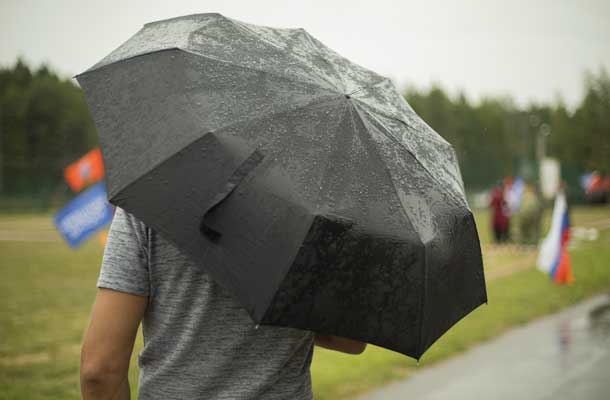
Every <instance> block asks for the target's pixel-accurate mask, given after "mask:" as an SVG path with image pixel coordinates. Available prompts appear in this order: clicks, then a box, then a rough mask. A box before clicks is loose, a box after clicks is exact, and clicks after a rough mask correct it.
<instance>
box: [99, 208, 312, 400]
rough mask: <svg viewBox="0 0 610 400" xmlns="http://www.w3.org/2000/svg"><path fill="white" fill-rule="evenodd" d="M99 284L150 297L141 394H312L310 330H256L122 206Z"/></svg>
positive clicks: (189, 263) (225, 295)
mask: <svg viewBox="0 0 610 400" xmlns="http://www.w3.org/2000/svg"><path fill="white" fill-rule="evenodd" d="M98 287H100V288H109V289H113V290H118V291H121V292H127V293H132V294H136V295H141V296H148V297H149V304H148V307H147V309H146V314H145V315H144V321H143V333H144V349H143V350H142V352H141V353H140V356H139V366H140V368H141V372H140V393H139V398H140V399H163V400H169V399H180V400H182V399H210V400H212V399H231V400H234V399H296V400H298V399H311V398H312V394H311V378H310V372H309V366H310V363H311V357H312V354H313V334H312V333H310V332H307V331H301V330H296V329H290V328H280V327H270V326H260V327H259V328H258V329H256V328H255V325H254V323H253V322H252V319H251V318H250V317H249V316H248V313H247V312H246V311H245V310H244V309H243V308H242V307H241V306H240V305H239V304H238V303H237V302H236V301H235V300H234V298H233V297H232V296H231V295H229V293H227V292H226V291H225V289H223V288H222V287H220V286H219V285H218V284H217V283H215V282H214V280H213V279H211V278H210V277H209V276H208V274H207V273H205V272H204V269H203V268H201V266H198V265H194V263H193V261H192V260H191V259H190V258H188V257H187V256H185V255H184V254H183V253H182V252H181V251H179V250H178V249H177V248H176V247H175V246H173V245H172V244H170V243H168V242H167V241H165V240H164V239H163V238H162V237H160V236H159V235H158V234H156V233H155V232H154V231H152V230H151V229H149V228H148V227H146V226H145V225H144V224H143V223H142V222H140V221H139V220H137V219H136V218H135V217H133V216H132V215H130V214H129V213H127V212H125V211H123V210H122V209H120V208H117V210H116V214H115V217H114V220H113V222H112V226H111V229H110V233H109V235H108V242H107V245H106V250H105V252H104V258H103V261H102V269H101V273H100V277H99V280H98ZM119 312H120V311H119Z"/></svg>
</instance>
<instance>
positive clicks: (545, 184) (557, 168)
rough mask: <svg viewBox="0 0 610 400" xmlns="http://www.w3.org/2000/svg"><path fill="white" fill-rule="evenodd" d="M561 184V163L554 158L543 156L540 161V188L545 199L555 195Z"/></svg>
mask: <svg viewBox="0 0 610 400" xmlns="http://www.w3.org/2000/svg"><path fill="white" fill-rule="evenodd" d="M560 185H561V165H560V164H559V161H558V160H557V159H555V158H550V157H545V158H543V159H542V160H541V161H540V189H541V191H542V195H543V196H544V198H545V199H547V200H550V199H553V198H554V197H555V195H556V194H557V191H558V190H559V187H560Z"/></svg>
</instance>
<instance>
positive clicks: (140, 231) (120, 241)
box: [97, 207, 150, 296]
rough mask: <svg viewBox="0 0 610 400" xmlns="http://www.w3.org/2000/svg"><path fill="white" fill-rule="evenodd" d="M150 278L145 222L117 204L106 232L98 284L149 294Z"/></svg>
mask: <svg viewBox="0 0 610 400" xmlns="http://www.w3.org/2000/svg"><path fill="white" fill-rule="evenodd" d="M149 279H150V278H149V273H148V235H147V228H146V225H144V224H143V223H142V222H140V221H139V220H138V219H136V218H135V217H134V216H133V215H131V214H129V213H127V212H125V211H124V210H123V209H121V208H119V207H117V208H116V211H115V213H114V218H113V220H112V224H111V225H110V231H109V232H108V239H107V241H106V248H105V249H104V256H103V258H102V268H101V271H100V276H99V279H98V281H97V287H99V288H106V289H112V290H117V291H119V292H125V293H130V294H135V295H139V296H148V294H149V287H150V282H149Z"/></svg>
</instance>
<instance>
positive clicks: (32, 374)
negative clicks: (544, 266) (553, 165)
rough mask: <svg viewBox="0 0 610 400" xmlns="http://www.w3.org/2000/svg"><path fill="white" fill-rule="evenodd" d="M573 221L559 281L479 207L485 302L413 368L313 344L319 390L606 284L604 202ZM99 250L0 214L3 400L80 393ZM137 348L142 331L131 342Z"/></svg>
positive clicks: (609, 234) (361, 384)
mask: <svg viewBox="0 0 610 400" xmlns="http://www.w3.org/2000/svg"><path fill="white" fill-rule="evenodd" d="M572 220H573V222H572V223H573V225H583V226H592V227H596V228H597V229H599V232H600V235H599V237H598V239H597V240H595V241H588V242H587V241H583V242H579V243H577V244H576V246H575V248H574V249H573V250H572V252H571V253H572V264H573V269H574V274H575V277H576V282H575V283H574V284H573V285H571V286H568V287H560V286H556V285H554V284H552V283H551V282H550V281H549V279H548V277H546V276H545V275H543V274H542V273H539V272H538V271H536V270H534V269H533V260H534V258H535V253H534V252H532V251H521V250H516V251H495V250H497V248H493V247H492V246H490V244H489V243H488V242H487V240H488V234H487V230H488V220H487V215H486V214H485V213H481V214H477V223H478V225H479V230H480V231H481V238H482V242H483V249H484V258H485V263H486V274H487V276H488V278H490V277H494V278H492V279H488V294H489V305H487V306H482V307H480V308H479V309H477V310H476V311H475V312H473V313H472V314H471V315H469V316H467V317H466V318H465V319H464V320H463V321H461V322H460V323H458V324H457V325H456V326H455V327H454V328H453V329H451V330H450V331H449V332H448V333H447V334H446V335H445V336H443V337H442V338H441V339H440V340H439V341H438V342H437V343H436V344H435V345H433V346H432V348H431V349H430V350H429V351H428V352H427V353H426V354H425V355H424V357H423V359H422V361H421V363H420V366H419V367H416V364H415V362H414V361H413V360H410V359H408V358H406V357H404V356H402V355H399V354H396V353H393V352H390V351H387V350H383V349H380V348H376V347H373V346H369V348H368V349H367V350H366V352H365V353H364V354H363V355H361V356H347V355H342V354H339V353H336V352H331V351H326V350H321V349H316V352H315V356H314V363H313V367H312V371H313V383H314V390H315V394H316V399H318V400H325V399H326V400H327V399H342V398H343V399H347V398H352V397H353V396H354V394H356V393H360V392H363V391H366V390H367V389H370V388H372V387H375V386H378V385H381V384H383V383H386V382H388V381H391V380H393V379H399V378H403V377H406V376H408V375H409V374H410V373H412V372H413V371H414V370H415V369H416V368H425V366H426V365H429V364H431V363H434V362H437V361H439V360H442V359H444V358H447V357H449V356H450V355H452V354H455V353H458V352H460V351H463V350H465V349H467V348H469V347H471V346H473V345H474V344H476V343H478V342H481V341H484V340H486V339H489V338H491V337H494V336H496V335H498V334H500V333H501V332H503V331H505V330H506V329H508V328H510V327H511V326H515V325H518V324H522V323H525V322H527V321H529V320H531V319H533V318H536V317H538V316H541V315H543V314H547V313H550V312H553V311H556V310H558V309H560V308H562V307H564V306H567V305H569V304H572V303H575V302H577V301H579V300H581V299H584V298H586V297H587V296H590V295H592V294H594V293H598V292H600V291H604V290H608V288H609V287H610V208H607V207H606V208H594V209H590V208H586V209H585V208H581V209H575V210H573V214H572ZM30 240H35V241H30ZM101 255H102V247H101V245H100V243H99V242H98V241H97V240H95V239H94V240H91V241H90V242H89V243H87V244H86V245H85V246H83V247H82V248H81V249H79V250H78V251H72V250H70V249H68V247H67V246H66V245H64V244H63V243H62V242H61V241H60V240H59V239H58V237H57V235H56V234H55V233H54V231H53V228H52V226H51V222H50V216H49V215H19V214H11V215H0V276H1V277H2V278H1V279H0V304H1V306H0V399H31V398H37V399H75V398H78V397H79V388H78V364H79V351H80V341H81V338H82V335H83V332H84V329H85V327H86V325H87V321H88V318H89V311H90V308H91V304H92V301H93V298H94V296H95V281H96V278H97V274H98V268H99V264H100V259H101ZM524 265H525V266H526V267H527V268H523V266H524ZM516 266H518V267H519V268H517V267H516ZM498 272H500V273H498ZM140 347H141V339H140V340H139V341H138V344H137V349H136V351H137V350H138V349H139V348H140ZM133 360H134V362H132V370H131V371H130V378H131V383H132V386H133V387H134V388H135V386H137V368H136V367H135V355H134V358H133ZM134 393H135V390H134Z"/></svg>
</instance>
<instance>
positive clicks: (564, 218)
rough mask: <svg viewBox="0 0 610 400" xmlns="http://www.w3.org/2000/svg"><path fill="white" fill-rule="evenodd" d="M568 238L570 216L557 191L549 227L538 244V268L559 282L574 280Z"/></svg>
mask: <svg viewBox="0 0 610 400" xmlns="http://www.w3.org/2000/svg"><path fill="white" fill-rule="evenodd" d="M569 240H570V217H569V215H568V203H567V201H566V197H565V194H564V193H563V192H559V193H558V194H557V197H556V198H555V206H554V208H553V217H552V220H551V229H550V231H549V233H548V235H547V237H546V238H545V239H544V241H543V242H542V245H541V246H540V253H539V254H538V263H537V264H538V269H540V270H541V271H543V272H546V273H547V274H549V275H550V276H551V278H552V279H553V280H554V281H555V282H556V283H560V284H564V283H571V282H573V281H574V276H573V275H572V268H571V265H570V254H569V253H568V241H569Z"/></svg>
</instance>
